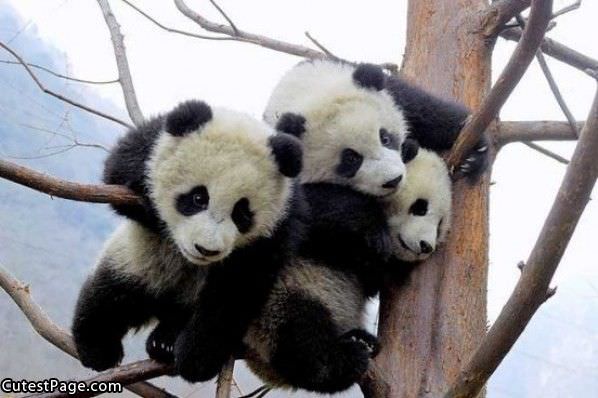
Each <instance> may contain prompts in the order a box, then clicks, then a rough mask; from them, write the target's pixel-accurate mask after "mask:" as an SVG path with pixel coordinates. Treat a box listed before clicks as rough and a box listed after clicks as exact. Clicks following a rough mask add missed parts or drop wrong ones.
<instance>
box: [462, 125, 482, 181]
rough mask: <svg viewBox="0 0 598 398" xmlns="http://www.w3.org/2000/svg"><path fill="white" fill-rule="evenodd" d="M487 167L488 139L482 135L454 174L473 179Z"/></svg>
mask: <svg viewBox="0 0 598 398" xmlns="http://www.w3.org/2000/svg"><path fill="white" fill-rule="evenodd" d="M487 168H488V139H487V138H486V136H485V135H484V136H483V137H482V138H481V139H480V141H478V143H477V144H476V146H475V147H474V148H473V149H472V150H471V152H469V154H468V155H467V157H466V158H465V160H464V161H463V163H462V164H461V165H459V167H458V169H457V171H456V174H458V175H459V176H466V177H468V178H469V179H471V180H475V179H476V178H477V177H478V176H479V175H481V174H482V173H483V172H484V171H486V169H487Z"/></svg>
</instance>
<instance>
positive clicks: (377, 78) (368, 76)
mask: <svg viewBox="0 0 598 398" xmlns="http://www.w3.org/2000/svg"><path fill="white" fill-rule="evenodd" d="M353 81H355V83H356V84H357V85H358V86H360V87H363V88H367V89H372V90H376V91H381V90H382V89H384V82H385V81H386V75H385V74H384V71H383V70H382V68H380V67H379V66H378V65H373V64H360V65H359V66H358V67H357V68H356V69H355V71H354V72H353Z"/></svg>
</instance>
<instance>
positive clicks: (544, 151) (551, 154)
mask: <svg viewBox="0 0 598 398" xmlns="http://www.w3.org/2000/svg"><path fill="white" fill-rule="evenodd" d="M522 144H523V145H525V146H527V147H529V148H531V149H533V150H534V151H537V152H540V153H541V154H542V155H545V156H548V157H549V158H551V159H554V160H556V161H557V162H559V163H562V164H569V161H568V160H567V159H565V158H564V157H562V156H561V155H559V154H556V153H554V152H552V151H550V150H548V149H546V148H544V147H542V146H540V145H538V144H535V143H533V142H527V141H523V142H522Z"/></svg>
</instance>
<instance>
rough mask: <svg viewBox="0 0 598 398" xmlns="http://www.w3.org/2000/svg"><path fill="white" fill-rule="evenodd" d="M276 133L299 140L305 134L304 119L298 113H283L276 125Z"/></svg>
mask: <svg viewBox="0 0 598 398" xmlns="http://www.w3.org/2000/svg"><path fill="white" fill-rule="evenodd" d="M276 131H279V132H281V133H287V134H291V135H294V136H295V137H297V138H301V136H302V135H303V133H305V117H303V116H301V115H299V114H298V113H292V112H285V113H283V114H282V116H281V117H280V119H278V122H277V123H276Z"/></svg>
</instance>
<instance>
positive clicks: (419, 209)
mask: <svg viewBox="0 0 598 398" xmlns="http://www.w3.org/2000/svg"><path fill="white" fill-rule="evenodd" d="M409 213H410V214H413V215H414V216H425V215H426V214H427V213H428V201H427V200H425V199H418V200H416V201H415V202H413V204H412V205H411V207H410V208H409Z"/></svg>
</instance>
